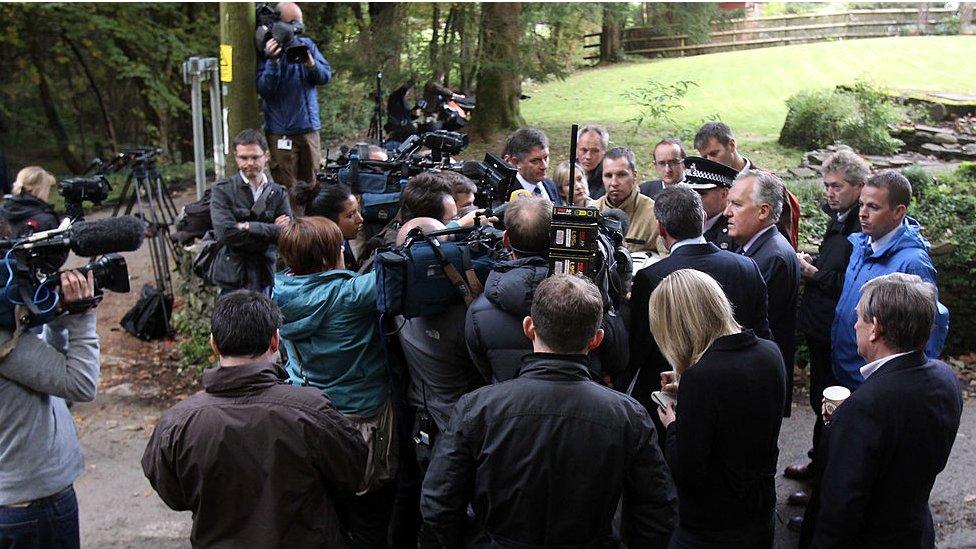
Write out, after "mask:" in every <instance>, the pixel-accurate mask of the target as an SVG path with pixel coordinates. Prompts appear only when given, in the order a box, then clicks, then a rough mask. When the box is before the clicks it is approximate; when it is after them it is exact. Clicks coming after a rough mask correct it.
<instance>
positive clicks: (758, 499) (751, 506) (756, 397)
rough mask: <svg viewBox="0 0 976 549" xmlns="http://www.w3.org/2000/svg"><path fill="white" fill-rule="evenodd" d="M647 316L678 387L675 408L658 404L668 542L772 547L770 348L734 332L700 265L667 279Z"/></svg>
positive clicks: (780, 387)
mask: <svg viewBox="0 0 976 549" xmlns="http://www.w3.org/2000/svg"><path fill="white" fill-rule="evenodd" d="M649 315H650V316H649V318H650V326H651V333H652V334H653V335H654V339H655V340H656V341H657V344H658V346H660V348H661V352H662V354H664V357H665V358H666V359H667V360H668V362H670V363H671V365H672V366H673V367H674V377H675V381H676V383H675V384H674V385H671V387H674V388H676V389H677V394H678V397H677V402H678V403H677V407H674V406H669V407H668V408H667V409H664V408H659V409H658V416H659V417H660V418H661V422H662V423H663V424H664V426H665V430H666V435H665V436H666V444H665V457H666V458H667V461H668V464H669V465H670V467H671V473H672V475H673V476H674V483H675V485H676V486H677V488H678V504H679V516H680V520H679V524H678V528H677V530H676V531H675V534H674V537H673V538H672V539H671V547H679V548H686V547H696V548H699V547H701V548H705V547H707V548H711V547H723V548H735V547H742V548H746V547H749V548H753V547H772V546H773V509H774V506H775V503H776V490H775V484H774V477H775V473H776V458H777V455H778V453H779V448H778V446H777V439H778V438H779V429H780V424H781V423H782V415H783V402H784V399H785V395H786V393H785V391H786V382H785V379H786V374H785V368H784V367H783V358H782V355H780V353H779V349H778V348H777V347H776V345H775V344H774V343H772V342H770V341H767V340H764V339H760V338H758V337H756V336H755V334H753V333H752V332H751V331H748V330H746V331H743V330H742V328H741V327H740V326H739V324H738V323H736V321H735V319H734V317H733V316H732V306H731V305H730V304H729V300H728V298H726V297H725V293H723V292H722V288H721V287H720V286H719V284H718V282H716V281H715V280H714V279H712V278H711V277H709V276H708V275H706V274H705V273H703V272H701V271H696V270H693V269H681V270H678V271H675V272H674V273H672V274H670V275H669V276H667V277H666V278H665V279H664V280H663V281H662V282H661V284H660V285H658V287H657V288H656V289H655V290H654V292H653V293H652V294H651V299H650V303H649Z"/></svg>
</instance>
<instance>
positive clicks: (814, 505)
mask: <svg viewBox="0 0 976 549" xmlns="http://www.w3.org/2000/svg"><path fill="white" fill-rule="evenodd" d="M807 347H808V348H809V349H810V407H811V408H812V409H813V413H814V415H815V416H816V417H817V421H816V423H814V425H813V449H811V450H810V453H809V456H810V467H811V468H812V469H813V480H812V481H811V488H810V503H808V504H807V508H806V510H805V511H804V513H803V528H802V530H801V531H800V542H799V547H801V548H805V547H809V546H810V543H811V542H812V541H813V532H814V530H815V529H816V526H817V515H818V514H819V513H820V479H821V478H823V470H824V466H825V461H826V456H825V455H824V448H823V447H822V444H821V443H822V441H823V437H824V436H825V435H826V433H824V430H825V427H824V423H823V417H822V416H821V415H820V408H821V404H822V402H823V390H824V389H826V388H827V387H830V386H831V385H837V384H838V383H837V378H835V377H834V366H833V363H832V361H831V359H830V342H828V341H823V340H821V339H815V338H812V337H809V336H807Z"/></svg>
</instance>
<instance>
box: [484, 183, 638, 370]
mask: <svg viewBox="0 0 976 549" xmlns="http://www.w3.org/2000/svg"><path fill="white" fill-rule="evenodd" d="M552 206H553V205H552V202H550V201H549V200H548V199H546V198H545V197H542V196H520V197H518V198H516V199H515V200H514V201H512V202H509V203H508V207H507V209H506V210H505V232H504V236H503V242H504V244H505V246H506V247H507V248H508V249H509V250H511V257H512V259H510V260H508V261H502V262H501V263H498V264H497V265H495V266H494V267H493V268H492V270H491V273H489V274H488V280H487V281H485V290H484V293H482V294H481V295H480V296H478V298H477V299H475V300H474V302H472V303H471V306H470V307H469V308H468V311H467V314H466V315H465V321H464V334H465V341H466V343H467V345H468V352H469V353H470V354H471V359H472V360H473V361H474V364H475V366H476V367H477V369H478V370H479V371H481V372H490V374H491V377H492V379H491V381H493V382H500V381H506V380H509V379H512V378H513V377H515V376H516V374H518V372H519V370H520V369H521V367H522V358H523V357H525V356H526V355H528V354H529V353H531V352H532V341H531V340H529V338H528V336H526V335H525V332H524V331H523V330H522V319H524V318H525V317H526V316H527V315H528V314H529V310H530V309H531V308H532V295H533V293H534V292H535V289H536V287H538V286H539V284H540V283H541V282H542V281H543V280H545V279H546V277H548V276H549V259H548V255H549V247H550V229H551V226H552ZM601 328H602V329H604V330H605V332H606V336H605V337H604V339H603V343H602V344H601V345H600V346H599V347H598V348H597V349H595V350H593V351H592V352H591V353H590V354H589V355H588V361H587V365H588V367H589V369H590V371H591V372H592V373H593V374H595V375H596V376H599V377H601V378H602V380H603V382H604V383H605V384H607V385H610V384H611V383H612V380H613V378H614V377H615V376H616V375H617V374H618V373H619V370H621V369H623V368H624V367H625V366H626V363H627V355H628V349H627V341H628V336H627V334H626V333H624V332H625V331H626V330H622V329H618V328H617V327H616V326H611V319H609V318H608V315H607V314H604V318H603V323H602V325H601Z"/></svg>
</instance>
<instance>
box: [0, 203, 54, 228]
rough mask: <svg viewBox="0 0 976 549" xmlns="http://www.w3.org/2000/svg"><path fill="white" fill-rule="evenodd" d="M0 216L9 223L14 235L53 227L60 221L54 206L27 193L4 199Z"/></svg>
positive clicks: (0, 206) (0, 207) (0, 208)
mask: <svg viewBox="0 0 976 549" xmlns="http://www.w3.org/2000/svg"><path fill="white" fill-rule="evenodd" d="M0 216H2V217H3V218H4V219H5V220H6V221H7V223H9V224H10V228H11V229H12V230H13V236H14V237H21V236H27V235H30V234H33V233H37V232H41V231H47V230H50V229H55V228H57V226H58V224H59V223H60V222H61V220H60V218H58V214H56V213H55V212H54V207H52V206H51V205H50V204H48V203H47V202H45V201H43V200H41V199H40V198H37V197H36V196H34V195H32V194H28V193H23V194H15V195H12V196H11V197H10V198H8V199H7V200H5V201H4V202H3V204H2V205H0Z"/></svg>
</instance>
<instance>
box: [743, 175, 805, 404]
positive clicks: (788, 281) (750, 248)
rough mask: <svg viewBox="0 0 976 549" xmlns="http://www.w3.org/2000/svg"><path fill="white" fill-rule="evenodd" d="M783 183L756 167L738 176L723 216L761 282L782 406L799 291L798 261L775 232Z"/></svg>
mask: <svg viewBox="0 0 976 549" xmlns="http://www.w3.org/2000/svg"><path fill="white" fill-rule="evenodd" d="M783 188H784V185H783V182H782V181H780V180H779V178H778V177H776V176H775V175H773V174H771V173H769V172H764V171H761V170H746V171H744V172H742V173H740V174H739V175H738V177H736V179H735V183H734V184H733V185H732V189H731V190H730V191H729V205H728V206H727V207H726V208H725V217H727V218H728V220H729V236H730V237H732V240H734V241H735V242H736V244H738V245H739V247H740V249H739V252H740V253H742V254H743V255H745V256H746V257H751V258H752V260H753V261H755V262H756V265H758V266H759V271H760V272H762V275H763V279H764V280H765V281H766V290H767V293H768V296H769V307H768V314H769V329H770V331H772V333H773V341H774V342H776V345H777V346H778V347H779V351H780V353H782V355H783V364H785V365H786V381H787V386H786V389H787V390H786V409H785V410H784V415H785V416H787V417H789V415H790V405H791V402H792V394H793V354H794V352H795V351H796V304H797V299H798V298H799V289H800V263H799V260H798V259H797V258H796V252H795V251H794V250H793V246H792V245H791V244H790V243H789V241H787V240H786V238H785V237H784V236H783V235H782V234H781V233H780V232H779V231H777V230H776V222H777V221H778V220H779V216H780V214H781V213H782V212H783V196H784V194H783Z"/></svg>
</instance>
